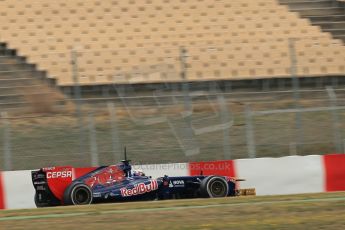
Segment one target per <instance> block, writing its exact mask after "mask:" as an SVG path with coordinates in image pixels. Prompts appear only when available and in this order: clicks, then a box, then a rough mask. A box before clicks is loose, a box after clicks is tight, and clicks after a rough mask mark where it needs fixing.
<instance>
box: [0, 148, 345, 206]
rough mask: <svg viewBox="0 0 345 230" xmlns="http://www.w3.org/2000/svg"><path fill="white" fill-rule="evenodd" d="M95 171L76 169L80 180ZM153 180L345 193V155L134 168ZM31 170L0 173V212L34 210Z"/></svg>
mask: <svg viewBox="0 0 345 230" xmlns="http://www.w3.org/2000/svg"><path fill="white" fill-rule="evenodd" d="M91 169H92V168H76V169H74V172H73V176H74V178H77V177H79V176H81V175H83V174H85V173H87V172H89V171H90V170H91ZM133 169H134V170H136V169H140V170H142V171H144V172H145V173H146V175H150V176H152V177H153V178H155V177H160V176H164V175H169V176H186V175H199V174H200V173H203V174H204V175H223V176H232V177H237V178H243V179H245V181H243V182H241V184H240V187H241V188H253V187H254V188H256V193H257V195H282V194H298V193H317V192H333V191H345V154H330V155H323V156H319V155H311V156H287V157H281V158H255V159H239V160H224V161H213V162H191V163H176V164H154V165H153V164H152V165H134V166H133ZM34 194H35V191H34V188H33V186H32V181H31V170H24V171H8V172H0V209H14V208H34V207H35V204H34Z"/></svg>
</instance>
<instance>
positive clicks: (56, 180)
mask: <svg viewBox="0 0 345 230" xmlns="http://www.w3.org/2000/svg"><path fill="white" fill-rule="evenodd" d="M75 171H76V170H75V169H74V168H72V167H51V168H42V169H40V170H37V171H32V182H33V185H34V188H35V190H36V193H35V198H34V199H35V203H36V206H37V207H47V206H57V205H83V204H91V203H101V202H124V201H138V200H163V199H180V198H200V197H226V196H236V195H239V194H240V190H237V189H236V181H238V180H236V179H234V178H231V177H226V176H217V175H213V176H204V175H199V176H181V177H169V176H166V175H165V176H163V177H159V178H156V179H153V178H151V177H148V176H145V175H144V174H143V173H139V174H138V173H132V167H131V165H130V163H129V161H127V160H123V161H122V162H121V163H119V164H117V165H111V166H102V167H98V168H94V169H93V170H91V171H90V170H89V171H88V172H84V173H79V174H80V175H81V174H83V175H81V176H80V175H79V177H78V175H76V174H78V173H76V172H75ZM249 192H250V191H249ZM242 193H243V190H242ZM247 193H248V191H247ZM254 193H255V191H254Z"/></svg>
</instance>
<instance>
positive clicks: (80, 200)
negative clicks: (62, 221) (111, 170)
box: [63, 182, 92, 205]
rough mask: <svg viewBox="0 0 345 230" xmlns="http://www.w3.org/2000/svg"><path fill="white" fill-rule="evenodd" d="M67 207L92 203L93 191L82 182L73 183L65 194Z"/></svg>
mask: <svg viewBox="0 0 345 230" xmlns="http://www.w3.org/2000/svg"><path fill="white" fill-rule="evenodd" d="M63 199H64V204H65V205H86V204H91V203H92V191H91V189H90V187H89V186H87V185H86V184H84V183H82V182H76V183H72V184H71V185H70V186H68V187H67V189H66V190H65V192H64V197H63Z"/></svg>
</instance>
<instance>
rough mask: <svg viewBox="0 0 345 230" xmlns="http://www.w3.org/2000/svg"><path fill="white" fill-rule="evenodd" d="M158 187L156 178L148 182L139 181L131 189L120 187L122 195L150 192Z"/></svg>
mask: <svg viewBox="0 0 345 230" xmlns="http://www.w3.org/2000/svg"><path fill="white" fill-rule="evenodd" d="M157 189H158V183H157V181H156V180H151V183H150V184H144V183H139V184H136V185H135V186H134V188H132V189H127V188H122V189H120V192H121V196H122V197H128V196H135V195H140V194H144V193H147V192H151V191H154V190H157Z"/></svg>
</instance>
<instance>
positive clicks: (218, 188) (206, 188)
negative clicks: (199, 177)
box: [200, 176, 229, 198]
mask: <svg viewBox="0 0 345 230" xmlns="http://www.w3.org/2000/svg"><path fill="white" fill-rule="evenodd" d="M200 193H201V196H202V197H210V198H216V197H226V196H228V194H229V185H228V182H227V181H226V180H225V178H224V177H220V176H208V177H206V178H205V179H204V180H203V181H202V182H201V184H200Z"/></svg>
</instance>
